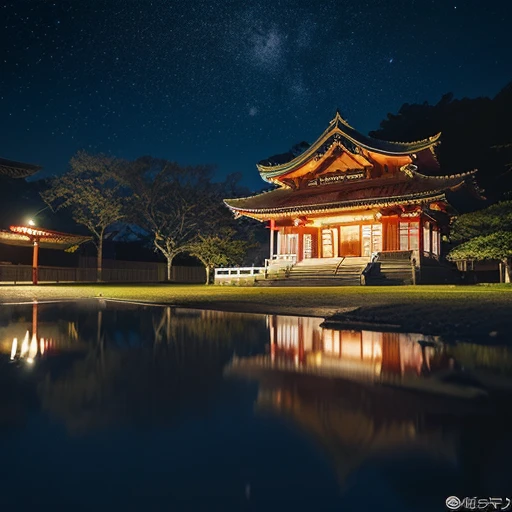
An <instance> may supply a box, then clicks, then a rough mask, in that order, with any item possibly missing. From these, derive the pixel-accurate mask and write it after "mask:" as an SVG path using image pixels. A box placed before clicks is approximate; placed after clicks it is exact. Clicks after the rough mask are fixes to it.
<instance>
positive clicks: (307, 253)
mask: <svg viewBox="0 0 512 512" xmlns="http://www.w3.org/2000/svg"><path fill="white" fill-rule="evenodd" d="M439 140H440V134H437V135H433V136H432V137H429V138H427V139H424V140H420V141H416V142H407V143H404V142H388V141H382V140H377V139H373V138H371V137H368V136H365V135H362V134H360V133H358V132H357V131H356V130H355V129H354V128H352V127H351V126H350V125H349V124H348V123H347V121H345V120H344V119H343V118H342V117H341V115H340V114H339V112H337V113H336V115H335V117H334V119H333V120H332V121H331V122H330V123H329V126H328V127H327V129H326V130H325V131H324V132H323V133H322V134H321V135H320V137H319V138H318V139H317V140H316V141H315V142H314V143H313V144H312V145H311V146H309V147H308V148H307V149H305V151H303V152H302V153H301V154H299V155H297V156H295V155H293V154H291V153H287V154H284V155H278V156H276V157H273V158H271V159H268V160H264V161H261V162H260V163H259V164H258V165H257V167H258V170H259V172H260V175H261V177H262V178H263V180H265V181H266V182H268V183H271V184H273V185H276V188H275V189H274V190H271V191H270V192H265V193H261V194H258V195H255V196H252V197H246V198H238V199H226V200H225V203H226V205H227V206H228V207H229V208H230V209H231V210H232V211H233V212H234V213H235V216H242V215H245V216H247V217H252V218H254V219H257V220H259V221H262V222H268V224H269V227H270V230H271V237H270V252H271V254H270V259H269V262H268V264H269V265H268V268H269V269H270V272H269V273H266V276H267V277H268V276H274V277H275V276H276V275H279V269H281V270H282V269H283V268H285V269H286V271H285V272H284V273H281V275H282V276H285V277H286V278H287V279H293V278H294V277H296V278H300V279H304V278H306V277H309V278H314V277H315V276H317V277H319V276H324V277H325V276H326V275H327V276H330V277H339V278H342V277H345V278H346V280H347V284H349V283H350V284H353V281H354V279H355V280H356V281H357V280H358V279H359V278H360V277H361V276H366V282H371V278H372V277H373V279H374V282H375V284H378V283H380V282H382V283H385V282H388V283H391V282H392V281H393V282H395V281H396V282H410V281H411V280H412V281H413V282H416V279H417V278H418V279H420V280H421V277H420V276H422V275H423V277H425V279H423V281H425V282H427V281H430V282H433V281H432V280H434V281H435V279H436V277H435V276H434V274H436V273H435V272H434V273H432V272H423V273H422V272H421V269H422V268H426V267H430V268H433V267H441V266H442V265H441V264H440V260H441V256H442V252H441V240H442V235H443V234H447V232H448V231H447V230H448V226H449V222H450V217H451V216H453V215H454V214H455V213H456V211H455V209H454V207H453V205H452V204H450V200H451V198H452V197H453V196H454V195H457V194H458V193H460V192H462V193H465V194H468V193H469V194H470V195H472V196H474V197H477V196H478V195H479V191H478V188H477V186H476V184H475V182H474V174H475V172H476V171H471V172H468V173H465V174H455V175H449V176H440V167H439V163H438V160H437V158H436V155H435V152H434V149H435V147H436V145H437V144H438V143H439ZM275 234H276V235H277V236H276V235H275ZM411 269H412V271H411ZM272 270H275V272H272ZM445 270H446V269H445ZM437 274H438V281H440V282H442V281H443V280H446V275H445V273H437ZM427 275H428V279H427V278H426V276H427ZM433 276H434V277H433ZM441 276H442V277H441ZM393 277H395V278H396V279H393ZM386 278H388V280H387V281H386ZM361 282H365V279H364V278H362V279H361ZM340 284H342V283H341V279H340Z"/></svg>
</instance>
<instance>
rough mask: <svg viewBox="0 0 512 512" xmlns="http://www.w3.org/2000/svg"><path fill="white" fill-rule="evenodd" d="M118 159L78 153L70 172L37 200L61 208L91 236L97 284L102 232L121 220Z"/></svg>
mask: <svg viewBox="0 0 512 512" xmlns="http://www.w3.org/2000/svg"><path fill="white" fill-rule="evenodd" d="M122 165H123V162H121V161H120V160H118V159H116V158H114V157H110V156H106V155H101V154H100V155H92V154H89V153H87V152H85V151H80V152H78V153H77V154H76V155H75V156H74V157H73V158H71V160H70V170H69V171H68V172H67V173H65V174H64V175H62V176H58V177H55V178H53V179H52V180H51V181H50V188H49V189H47V190H45V191H43V192H41V197H42V198H43V200H44V202H45V203H46V204H48V205H49V206H50V207H51V208H52V209H53V210H54V211H57V210H60V209H62V208H65V209H67V210H69V211H70V213H71V216H72V217H73V220H74V221H75V222H77V223H78V224H81V225H83V226H85V227H86V228H87V229H88V230H89V231H90V232H91V233H92V235H93V241H94V244H95V245H96V249H97V279H98V281H101V273H102V259H103V239H104V235H105V230H106V228H108V226H110V225H111V224H113V223H114V222H117V221H119V220H121V219H122V218H123V217H124V213H123V197H122V196H123V193H122V185H121V183H120V182H119V181H118V180H117V179H116V176H117V175H118V173H119V167H121V166H122Z"/></svg>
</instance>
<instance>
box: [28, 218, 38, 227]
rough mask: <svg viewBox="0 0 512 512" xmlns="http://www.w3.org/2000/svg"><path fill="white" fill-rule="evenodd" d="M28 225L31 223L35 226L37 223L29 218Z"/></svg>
mask: <svg viewBox="0 0 512 512" xmlns="http://www.w3.org/2000/svg"><path fill="white" fill-rule="evenodd" d="M28 225H29V226H35V225H36V223H35V222H34V221H33V220H32V219H29V220H28Z"/></svg>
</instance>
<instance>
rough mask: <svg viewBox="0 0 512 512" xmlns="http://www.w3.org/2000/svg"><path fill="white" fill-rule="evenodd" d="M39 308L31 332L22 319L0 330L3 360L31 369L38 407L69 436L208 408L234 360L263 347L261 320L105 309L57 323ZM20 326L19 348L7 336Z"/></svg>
mask: <svg viewBox="0 0 512 512" xmlns="http://www.w3.org/2000/svg"><path fill="white" fill-rule="evenodd" d="M30 307H32V308H37V306H30ZM38 307H39V319H38V316H37V314H35V315H33V318H32V324H31V325H26V324H27V323H26V321H25V318H26V315H22V316H20V317H19V319H18V321H17V322H16V321H15V322H10V323H9V324H8V325H7V326H5V327H3V328H1V330H0V335H1V337H0V340H2V341H0V347H2V348H4V351H5V349H7V339H6V338H11V340H12V341H11V346H9V349H8V350H9V352H8V353H9V354H10V358H11V360H15V361H20V362H21V361H25V362H30V363H34V369H37V372H36V374H35V375H34V376H33V378H34V379H38V384H37V393H38V396H39V399H40V403H41V406H42V408H43V409H44V410H46V411H47V412H48V413H50V414H51V415H52V416H54V417H56V418H60V419H61V420H63V421H64V422H65V423H66V425H67V427H68V428H69V429H70V430H71V431H74V432H86V431H87V430H89V429H97V428H105V427H107V426H112V425H116V424H126V425H128V424H132V423H140V424H169V423H171V422H173V421H174V420H175V418H176V417H179V415H180V414H181V413H182V411H183V410H196V412H198V411H200V410H201V409H203V410H204V409H207V408H208V407H210V400H211V399H212V397H213V396H214V395H215V394H216V393H218V389H219V386H220V385H221V384H222V382H223V374H222V371H223V368H224V366H225V365H226V364H227V363H228V362H229V360H230V359H231V358H232V356H233V354H234V353H238V354H241V355H248V354H251V353H254V352H261V351H263V350H264V346H265V343H268V334H266V324H265V317H264V316H261V315H250V314H227V313H223V312H215V311H192V310H183V309H181V310H177V309H176V308H171V307H149V306H148V307H141V306H134V305H128V304H113V303H108V302H106V301H100V302H99V307H98V304H97V303H96V302H95V303H93V304H87V303H84V304H83V306H82V307H81V308H79V309H78V311H77V310H76V309H75V308H74V307H73V305H69V304H68V305H67V306H66V305H61V306H60V307H59V309H60V311H59V314H56V313H55V311H54V310H55V308H56V306H55V305H53V304H52V305H43V304H39V306H38ZM27 308H28V306H25V311H26V310H27ZM54 318H55V319H54ZM25 327H28V329H27V331H26V335H25V337H24V339H23V342H22V343H21V348H20V346H19V344H18V343H17V341H14V340H15V339H16V337H15V336H12V337H11V334H13V333H15V332H16V333H18V332H20V331H21V330H22V329H23V328H25ZM2 330H3V332H2ZM30 332H32V333H34V334H33V335H32V336H30ZM36 332H39V334H40V335H41V342H40V343H38V342H37V339H36V337H35V336H36V334H35V333H36ZM49 336H51V338H50V337H49Z"/></svg>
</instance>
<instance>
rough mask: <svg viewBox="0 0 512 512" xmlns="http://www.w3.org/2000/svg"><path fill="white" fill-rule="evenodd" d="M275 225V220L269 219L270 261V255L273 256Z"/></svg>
mask: <svg viewBox="0 0 512 512" xmlns="http://www.w3.org/2000/svg"><path fill="white" fill-rule="evenodd" d="M275 226H276V221H275V220H274V219H270V261H272V256H274V229H275Z"/></svg>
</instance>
